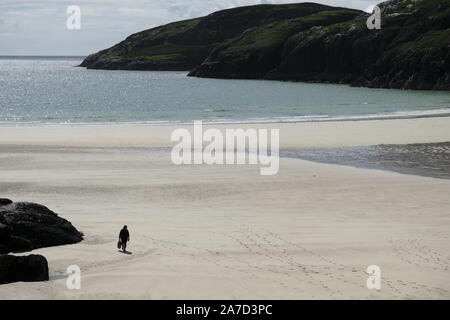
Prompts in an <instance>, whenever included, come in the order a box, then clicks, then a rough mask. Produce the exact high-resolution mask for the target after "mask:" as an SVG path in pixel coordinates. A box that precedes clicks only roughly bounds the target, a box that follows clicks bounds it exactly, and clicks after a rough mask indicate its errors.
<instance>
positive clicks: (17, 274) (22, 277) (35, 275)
mask: <svg viewBox="0 0 450 320" xmlns="http://www.w3.org/2000/svg"><path fill="white" fill-rule="evenodd" d="M48 279H49V277H48V263H47V259H45V257H43V256H41V255H35V254H32V255H29V256H23V257H17V256H12V255H2V256H0V284H5V283H12V282H17V281H27V282H30V281H47V280H48Z"/></svg>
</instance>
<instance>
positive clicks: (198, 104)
mask: <svg viewBox="0 0 450 320" xmlns="http://www.w3.org/2000/svg"><path fill="white" fill-rule="evenodd" d="M81 61H82V57H0V125H1V124H8V125H10V124H18V125H20V124H37V125H39V124H92V123H95V124H102V123H112V122H114V123H115V122H122V123H146V124H164V123H179V122H182V123H183V122H190V121H192V120H204V121H205V122H213V123H236V122H297V121H329V120H342V119H366V118H389V117H415V116H433V115H444V114H450V92H438V91H409V90H388V89H368V88H353V87H349V86H346V85H335V84H312V83H296V82H279V81H260V80H221V79H200V78H191V77H186V72H162V71H104V70H86V69H85V68H80V67H75V66H76V65H78V64H79V63H80V62H81Z"/></svg>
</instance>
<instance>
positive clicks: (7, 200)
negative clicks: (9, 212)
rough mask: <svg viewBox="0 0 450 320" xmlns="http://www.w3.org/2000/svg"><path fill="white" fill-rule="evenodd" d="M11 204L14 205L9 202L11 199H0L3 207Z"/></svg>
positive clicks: (0, 204)
mask: <svg viewBox="0 0 450 320" xmlns="http://www.w3.org/2000/svg"><path fill="white" fill-rule="evenodd" d="M10 203H12V201H11V200H9V199H4V198H0V206H3V205H5V204H10Z"/></svg>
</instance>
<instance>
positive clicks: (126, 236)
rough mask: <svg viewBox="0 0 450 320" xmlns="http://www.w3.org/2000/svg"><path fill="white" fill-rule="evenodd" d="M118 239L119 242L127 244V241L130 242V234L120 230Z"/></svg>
mask: <svg viewBox="0 0 450 320" xmlns="http://www.w3.org/2000/svg"><path fill="white" fill-rule="evenodd" d="M119 238H120V240H122V242H127V241H128V240H130V233H129V232H128V230H127V229H122V230H120V234H119Z"/></svg>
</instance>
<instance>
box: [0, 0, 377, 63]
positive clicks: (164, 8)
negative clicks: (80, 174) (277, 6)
mask: <svg viewBox="0 0 450 320" xmlns="http://www.w3.org/2000/svg"><path fill="white" fill-rule="evenodd" d="M289 2H304V1H297V0H287V1H284V0H69V1H68V0H0V55H87V54H89V53H93V52H96V51H98V50H101V49H104V48H107V47H110V46H112V45H113V44H115V43H117V42H119V41H121V40H123V39H124V38H126V37H127V36H128V35H130V34H132V33H135V32H138V31H141V30H144V29H148V28H150V27H154V26H158V25H161V24H164V23H167V22H171V21H176V20H181V19H188V18H193V17H198V16H202V15H205V14H209V13H211V12H214V11H217V10H221V9H226V8H232V7H238V6H244V5H252V4H259V3H289ZM308 2H317V3H323V4H328V5H333V6H342V7H348V8H355V9H361V10H364V9H366V8H367V7H369V6H370V5H372V4H374V3H377V2H380V1H376V0H375V1H374V0H309V1H308ZM69 5H77V6H79V7H80V9H81V29H80V30H69V29H68V28H67V27H66V20H67V18H68V16H69V15H68V14H67V13H66V10H67V7H68V6H69Z"/></svg>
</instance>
